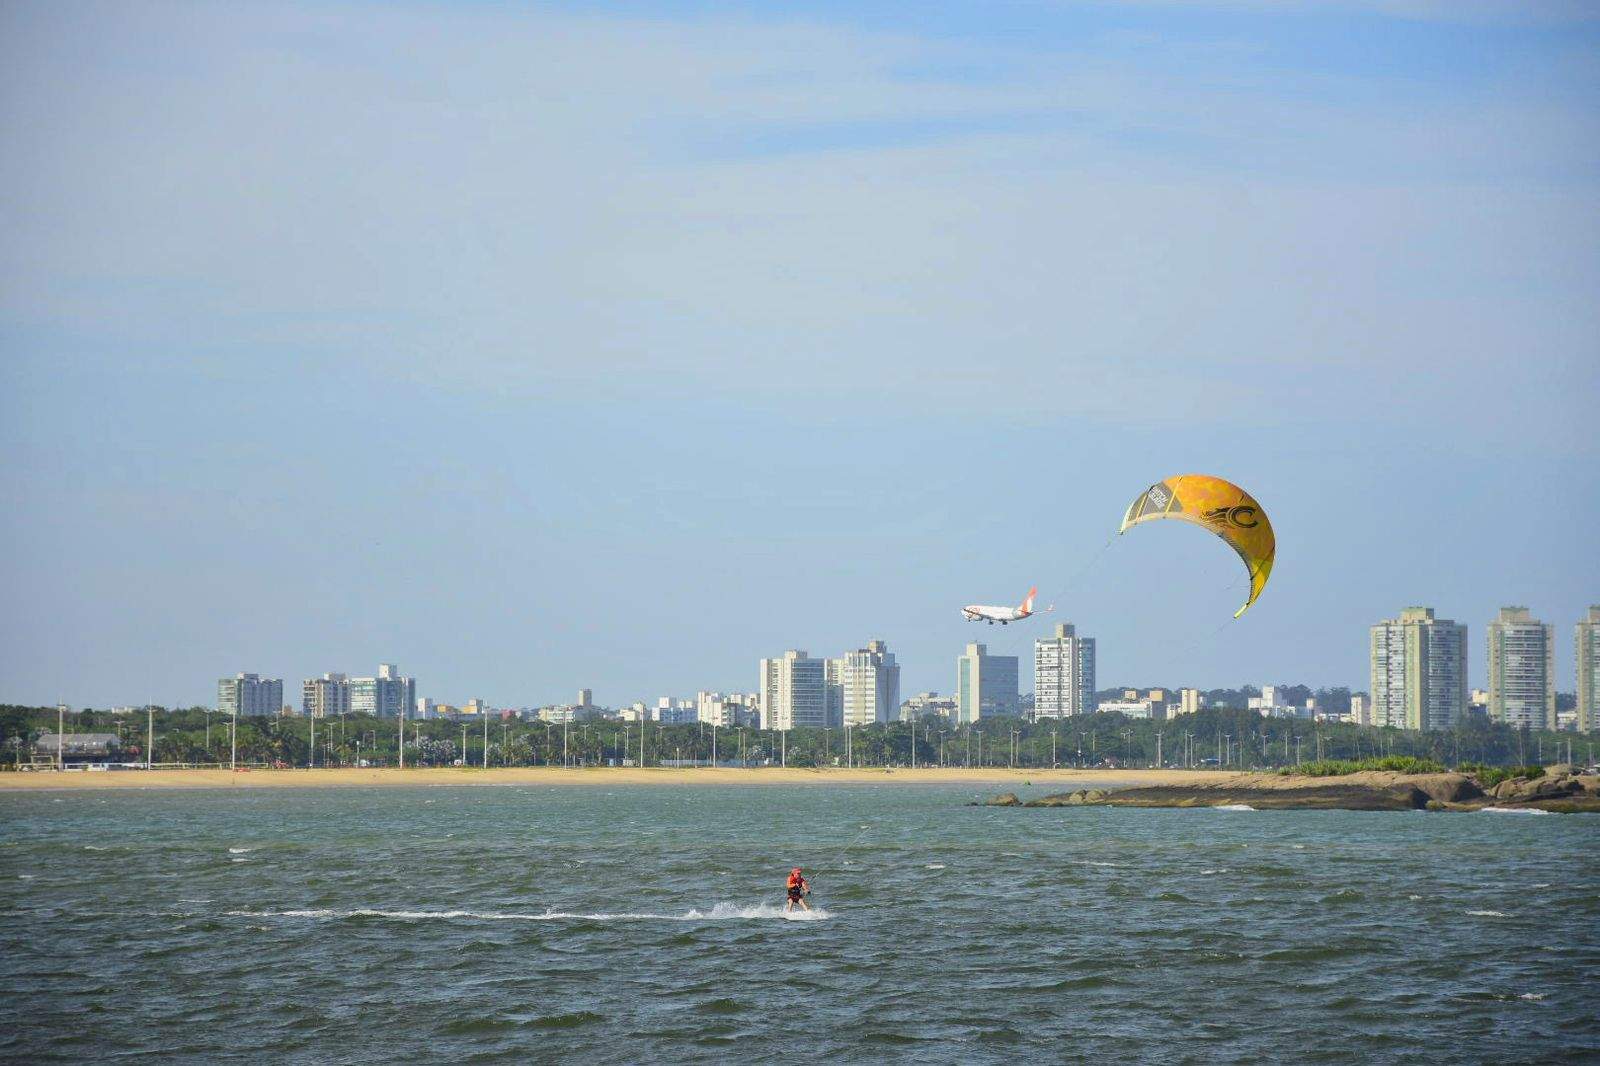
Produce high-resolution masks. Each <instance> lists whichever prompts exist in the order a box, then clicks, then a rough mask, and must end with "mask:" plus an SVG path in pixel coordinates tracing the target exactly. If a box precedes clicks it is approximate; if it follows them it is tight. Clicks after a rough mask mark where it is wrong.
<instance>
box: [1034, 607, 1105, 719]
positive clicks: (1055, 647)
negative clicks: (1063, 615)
mask: <svg viewBox="0 0 1600 1066" xmlns="http://www.w3.org/2000/svg"><path fill="white" fill-rule="evenodd" d="M1093 706H1094V638H1093V637H1080V636H1078V631H1077V629H1076V628H1075V627H1074V626H1073V625H1072V624H1071V623H1068V622H1062V623H1061V624H1059V625H1057V626H1056V629H1055V634H1054V635H1053V636H1050V637H1045V638H1042V639H1040V640H1036V641H1034V642H1033V716H1034V717H1035V718H1067V717H1070V716H1072V715H1077V714H1088V713H1089V711H1090V709H1091V708H1092V707H1093Z"/></svg>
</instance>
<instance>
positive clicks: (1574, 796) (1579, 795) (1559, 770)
mask: <svg viewBox="0 0 1600 1066" xmlns="http://www.w3.org/2000/svg"><path fill="white" fill-rule="evenodd" d="M1489 796H1490V798H1491V801H1492V802H1493V804H1494V805H1495V806H1497V807H1539V808H1542V809H1545V810H1560V811H1563V812H1569V811H1575V810H1600V777H1597V776H1595V775H1593V774H1580V773H1577V772H1576V768H1575V767H1572V766H1568V765H1566V764H1564V763H1563V764H1560V765H1556V766H1549V767H1546V768H1545V772H1544V776H1542V777H1535V778H1532V779H1527V778H1516V777H1514V778H1508V779H1507V780H1505V781H1502V782H1500V783H1499V784H1497V785H1495V786H1494V787H1493V788H1491V789H1490V790H1489Z"/></svg>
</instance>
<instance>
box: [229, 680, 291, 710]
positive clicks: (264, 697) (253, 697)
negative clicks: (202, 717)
mask: <svg viewBox="0 0 1600 1066" xmlns="http://www.w3.org/2000/svg"><path fill="white" fill-rule="evenodd" d="M217 710H218V711H220V712H221V713H223V714H228V715H244V716H245V717H246V718H258V717H261V716H264V715H269V714H281V713H282V712H283V680H282V679H281V678H279V679H273V678H263V677H262V676H261V675H260V674H235V675H234V676H233V677H224V678H222V679H221V680H220V681H218V682H217Z"/></svg>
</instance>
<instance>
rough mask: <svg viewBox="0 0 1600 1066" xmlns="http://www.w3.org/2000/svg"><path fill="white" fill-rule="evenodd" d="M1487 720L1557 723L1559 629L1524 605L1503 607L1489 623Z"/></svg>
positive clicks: (1544, 725)
mask: <svg viewBox="0 0 1600 1066" xmlns="http://www.w3.org/2000/svg"><path fill="white" fill-rule="evenodd" d="M1489 718H1490V720H1492V721H1496V722H1505V723H1506V724H1507V725H1513V726H1520V727H1523V728H1527V729H1554V728H1555V727H1556V641H1555V627H1554V626H1547V625H1545V624H1544V623H1543V622H1540V621H1538V620H1536V619H1535V618H1534V617H1533V615H1532V614H1530V613H1529V612H1528V609H1527V608H1526V607H1502V608H1501V609H1500V613H1499V614H1498V615H1497V616H1496V617H1495V620H1494V621H1493V622H1490V623H1489Z"/></svg>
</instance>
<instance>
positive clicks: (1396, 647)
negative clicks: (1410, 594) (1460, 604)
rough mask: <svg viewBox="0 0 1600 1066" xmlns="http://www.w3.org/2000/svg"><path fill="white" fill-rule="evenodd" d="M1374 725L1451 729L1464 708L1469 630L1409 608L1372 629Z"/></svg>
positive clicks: (1429, 612) (1423, 610) (1424, 609)
mask: <svg viewBox="0 0 1600 1066" xmlns="http://www.w3.org/2000/svg"><path fill="white" fill-rule="evenodd" d="M1370 638H1371V645H1370V647H1371V654H1372V724H1373V725H1378V726H1394V727H1396V728H1399V729H1417V730H1431V729H1449V728H1451V727H1452V726H1454V725H1455V724H1456V722H1458V721H1460V720H1461V717H1462V716H1463V715H1464V714H1466V710H1467V627H1466V626H1464V625H1461V624H1459V623H1456V622H1452V621H1450V620H1449V619H1447V618H1435V617H1434V615H1433V608H1431V607H1407V608H1406V609H1405V610H1404V611H1401V612H1400V617H1399V618H1391V619H1388V620H1386V621H1383V622H1379V623H1378V624H1377V625H1375V626H1373V627H1372V629H1371V633H1370Z"/></svg>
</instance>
